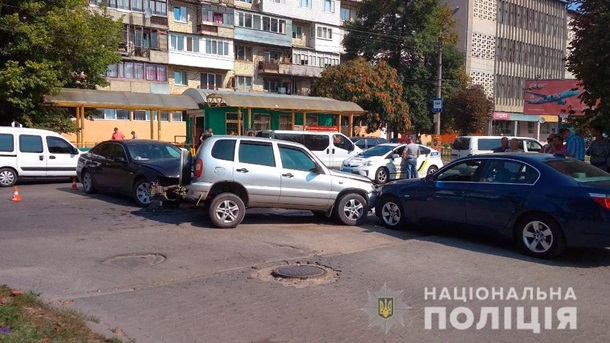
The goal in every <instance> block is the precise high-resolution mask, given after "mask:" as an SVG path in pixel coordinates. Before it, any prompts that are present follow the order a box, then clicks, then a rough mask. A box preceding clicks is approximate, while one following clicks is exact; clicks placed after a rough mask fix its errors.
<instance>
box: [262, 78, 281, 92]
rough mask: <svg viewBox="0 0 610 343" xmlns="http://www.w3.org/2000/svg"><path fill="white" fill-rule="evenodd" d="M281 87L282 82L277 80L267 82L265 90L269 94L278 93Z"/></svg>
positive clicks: (264, 85)
mask: <svg viewBox="0 0 610 343" xmlns="http://www.w3.org/2000/svg"><path fill="white" fill-rule="evenodd" d="M279 87H280V82H279V81H277V80H265V82H264V84H263V89H264V90H266V91H267V92H272V93H277V90H278V88H279Z"/></svg>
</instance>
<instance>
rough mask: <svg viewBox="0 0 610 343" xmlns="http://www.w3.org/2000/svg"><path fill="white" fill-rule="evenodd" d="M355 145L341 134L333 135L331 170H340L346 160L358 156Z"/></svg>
mask: <svg viewBox="0 0 610 343" xmlns="http://www.w3.org/2000/svg"><path fill="white" fill-rule="evenodd" d="M355 147H356V146H355V145H354V143H352V141H350V140H349V138H347V136H344V135H343V134H341V133H335V134H333V139H332V144H331V146H330V149H331V159H332V160H331V166H330V167H331V168H337V169H338V168H340V167H341V163H342V162H343V161H345V160H346V159H348V158H350V157H352V156H354V155H356V154H355V152H354V151H355Z"/></svg>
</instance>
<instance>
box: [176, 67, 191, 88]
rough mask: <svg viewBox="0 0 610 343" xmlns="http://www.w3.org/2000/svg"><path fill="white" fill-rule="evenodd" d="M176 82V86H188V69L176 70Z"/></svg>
mask: <svg viewBox="0 0 610 343" xmlns="http://www.w3.org/2000/svg"><path fill="white" fill-rule="evenodd" d="M174 84H175V85H176V86H187V85H188V79H187V75H186V71H183V70H182V71H181V70H176V71H174Z"/></svg>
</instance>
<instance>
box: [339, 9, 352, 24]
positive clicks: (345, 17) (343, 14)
mask: <svg viewBox="0 0 610 343" xmlns="http://www.w3.org/2000/svg"><path fill="white" fill-rule="evenodd" d="M350 19H351V17H350V11H349V8H345V7H341V20H345V21H348V20H350Z"/></svg>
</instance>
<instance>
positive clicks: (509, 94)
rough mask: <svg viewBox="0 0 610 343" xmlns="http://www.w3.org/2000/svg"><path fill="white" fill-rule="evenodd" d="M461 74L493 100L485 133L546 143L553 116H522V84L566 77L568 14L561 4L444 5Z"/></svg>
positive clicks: (548, 0) (502, 0)
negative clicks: (450, 12) (449, 9)
mask: <svg viewBox="0 0 610 343" xmlns="http://www.w3.org/2000/svg"><path fill="white" fill-rule="evenodd" d="M448 4H449V5H450V6H459V7H460V10H459V11H458V12H457V13H456V15H455V19H456V20H457V30H458V32H459V34H460V43H459V47H460V49H461V50H462V51H463V52H464V53H465V56H466V72H467V74H468V75H469V76H470V77H471V79H472V81H473V82H474V83H475V84H480V85H482V86H483V87H484V88H485V90H486V92H487V94H488V95H489V96H490V97H492V98H493V101H494V113H493V121H492V124H491V127H490V133H492V134H503V135H520V136H530V137H536V138H539V137H541V136H542V137H546V135H547V134H548V133H551V131H552V130H553V128H556V125H557V124H556V123H557V121H558V117H557V114H549V115H548V116H532V115H523V105H524V99H525V93H524V92H525V90H524V89H523V88H524V85H525V80H528V79H536V78H539V79H562V78H564V77H565V61H564V58H565V54H566V41H567V29H566V25H567V24H566V23H567V10H566V8H565V2H564V1H561V0H449V1H448Z"/></svg>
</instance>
